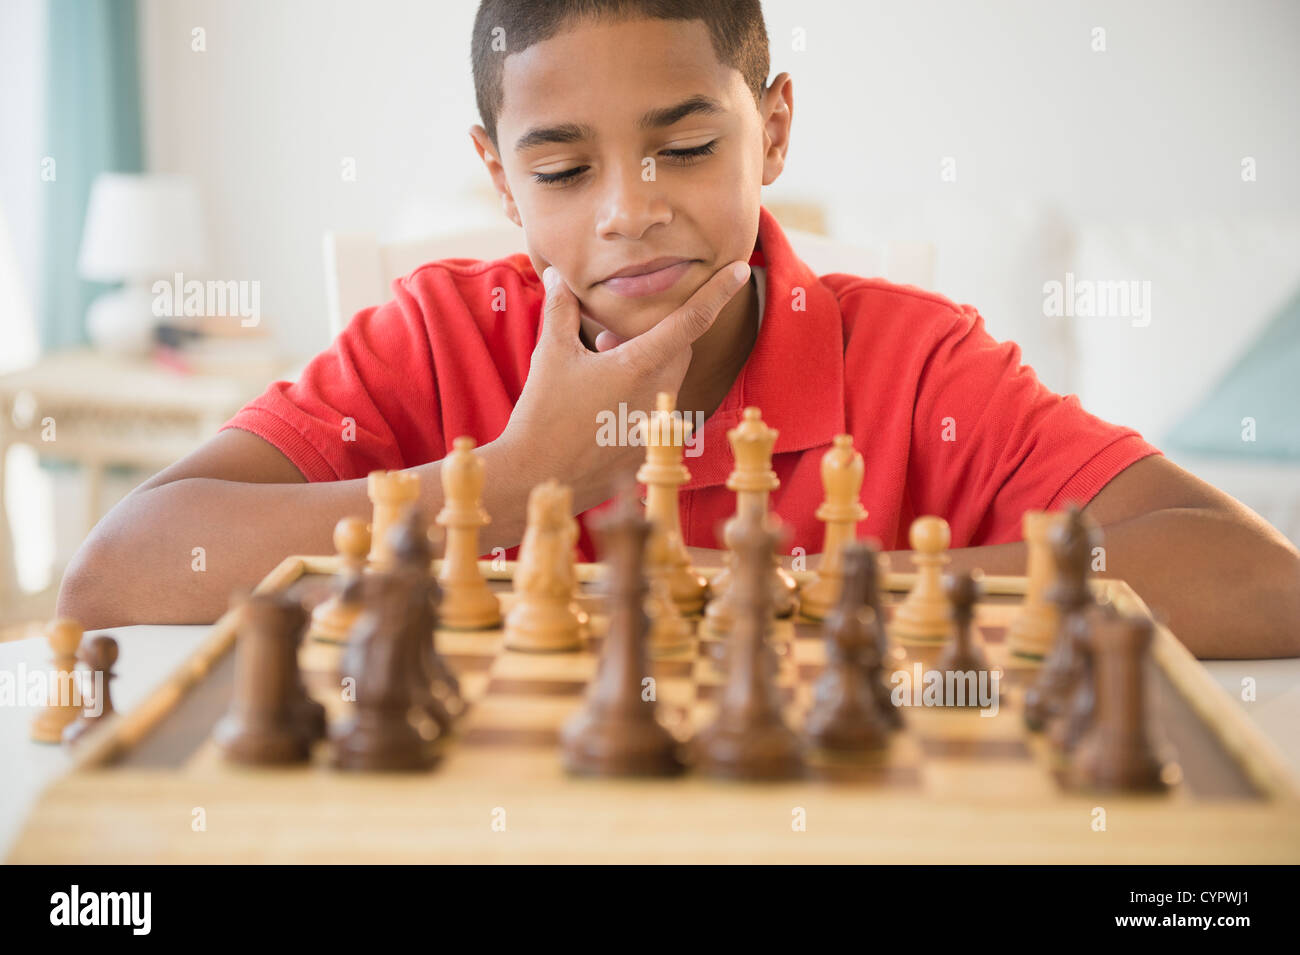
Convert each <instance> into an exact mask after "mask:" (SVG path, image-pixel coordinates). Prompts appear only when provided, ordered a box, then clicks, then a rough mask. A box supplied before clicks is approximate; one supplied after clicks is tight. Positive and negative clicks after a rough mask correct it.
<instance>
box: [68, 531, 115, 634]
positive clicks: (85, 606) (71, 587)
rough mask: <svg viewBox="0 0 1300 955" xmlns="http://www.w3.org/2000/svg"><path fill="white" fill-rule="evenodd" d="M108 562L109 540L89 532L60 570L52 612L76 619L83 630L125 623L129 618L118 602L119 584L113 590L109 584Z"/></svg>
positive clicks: (110, 557) (109, 555)
mask: <svg viewBox="0 0 1300 955" xmlns="http://www.w3.org/2000/svg"><path fill="white" fill-rule="evenodd" d="M110 566H112V555H111V542H109V541H107V540H105V539H104V538H103V537H102V536H101V535H100V534H98V533H95V532H92V533H91V535H90V536H89V537H88V538H86V540H84V541H83V542H82V544H81V546H80V547H79V548H77V552H76V553H75V554H74V555H73V557H72V561H71V562H70V563H69V564H68V568H67V570H65V571H64V573H63V580H62V581H61V582H60V583H59V596H58V601H57V603H56V605H55V607H56V609H55V612H56V613H57V614H58V615H59V616H60V617H70V618H72V619H73V620H76V621H77V623H79V624H81V626H82V627H83V628H85V629H86V630H103V629H104V628H106V627H120V626H125V625H127V624H128V623H129V622H130V621H128V620H126V619H125V617H124V614H123V608H122V607H121V605H120V588H117V589H116V593H115V588H113V587H112V586H110V582H111V575H109V574H108V573H107V572H106V568H108V567H110ZM115 597H117V598H118V599H115Z"/></svg>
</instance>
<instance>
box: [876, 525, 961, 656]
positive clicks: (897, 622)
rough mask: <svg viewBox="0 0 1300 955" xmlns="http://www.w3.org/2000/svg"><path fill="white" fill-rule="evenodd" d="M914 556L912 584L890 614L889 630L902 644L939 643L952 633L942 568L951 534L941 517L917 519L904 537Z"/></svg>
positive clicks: (947, 558) (946, 558) (946, 560)
mask: <svg viewBox="0 0 1300 955" xmlns="http://www.w3.org/2000/svg"><path fill="white" fill-rule="evenodd" d="M908 540H909V541H910V542H911V544H912V550H913V551H915V554H914V556H913V558H912V561H913V563H914V564H916V584H915V585H914V586H913V587H912V590H911V592H910V593H909V594H908V595H907V599H905V600H904V601H903V602H902V604H900V605H899V607H898V609H897V610H896V611H895V612H894V619H893V622H892V624H891V626H890V630H891V631H892V632H893V634H894V636H896V637H898V638H899V639H902V640H910V641H914V642H918V643H941V642H943V641H944V640H946V639H947V638H948V636H949V634H951V633H952V620H951V618H950V616H949V612H950V611H949V603H948V597H947V595H946V594H945V593H944V590H943V568H944V565H945V564H947V563H948V561H949V557H948V554H947V550H948V544H949V543H950V542H951V541H952V532H951V531H950V530H949V528H948V522H947V521H945V520H944V519H943V518H942V517H918V518H917V519H916V520H914V521H913V522H912V527H911V530H910V531H909V533H908Z"/></svg>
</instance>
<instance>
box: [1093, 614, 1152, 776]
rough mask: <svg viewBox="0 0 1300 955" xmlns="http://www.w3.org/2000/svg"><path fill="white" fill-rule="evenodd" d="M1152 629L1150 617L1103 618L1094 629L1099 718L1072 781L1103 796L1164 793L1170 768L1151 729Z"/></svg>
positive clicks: (1096, 716) (1094, 722)
mask: <svg viewBox="0 0 1300 955" xmlns="http://www.w3.org/2000/svg"><path fill="white" fill-rule="evenodd" d="M1153 629H1154V628H1153V624H1152V622H1151V621H1150V620H1149V619H1148V618H1146V617H1139V616H1127V615H1118V616H1113V617H1109V618H1105V617H1103V618H1102V619H1100V620H1099V621H1098V623H1097V625H1096V627H1095V628H1094V630H1093V634H1092V643H1093V651H1094V653H1095V655H1096V690H1097V702H1096V715H1095V717H1094V719H1093V723H1092V727H1091V728H1090V729H1089V730H1088V732H1087V733H1086V734H1085V735H1084V737H1083V739H1081V740H1080V741H1079V745H1078V749H1077V752H1076V754H1075V758H1074V761H1073V764H1072V766H1071V769H1070V779H1071V782H1072V783H1073V784H1074V785H1075V786H1077V787H1079V788H1083V789H1089V790H1099V791H1117V790H1120V791H1146V792H1151V791H1159V790H1163V789H1165V788H1166V787H1167V785H1168V784H1167V782H1166V781H1165V763H1164V760H1163V759H1162V758H1161V757H1160V756H1159V755H1158V753H1157V749H1156V746H1155V744H1154V742H1153V741H1152V732H1151V728H1150V726H1149V725H1148V707H1147V693H1148V687H1147V666H1148V658H1149V654H1150V650H1151V638H1152V633H1153Z"/></svg>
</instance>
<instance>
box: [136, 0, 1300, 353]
mask: <svg viewBox="0 0 1300 955" xmlns="http://www.w3.org/2000/svg"><path fill="white" fill-rule="evenodd" d="M475 9H476V4H475V3H474V2H473V0H454V2H453V0H436V2H428V0H367V2H360V0H323V2H322V0H226V2H222V3H215V2H204V0H143V3H142V29H143V31H144V38H143V51H144V57H145V70H144V76H145V78H146V85H147V94H146V104H147V123H146V126H147V129H148V131H149V132H148V156H149V160H150V163H151V165H152V166H153V167H154V168H157V169H160V170H166V171H183V172H189V173H192V174H194V175H196V176H197V177H198V179H199V181H200V183H201V185H202V187H203V189H204V191H205V195H206V199H207V202H208V206H209V210H210V219H211V221H212V225H213V231H214V235H213V239H214V247H215V263H214V271H215V272H220V273H222V274H225V275H229V276H238V277H250V278H260V279H261V280H262V283H263V310H264V312H265V313H266V314H267V315H268V316H270V318H269V320H271V321H274V322H275V328H276V330H277V333H278V335H279V336H280V337H281V339H282V340H283V341H285V342H291V343H293V344H294V345H295V346H297V348H298V349H299V350H314V349H316V348H318V347H320V346H322V345H323V344H324V343H325V341H326V338H327V336H326V332H325V321H324V293H323V291H322V288H321V281H322V277H321V267H320V253H319V248H320V233H321V232H322V231H323V230H325V229H327V228H343V229H372V230H374V231H377V232H379V233H380V234H381V235H384V234H387V235H394V236H395V235H396V234H399V233H402V234H410V233H414V232H424V231H433V230H434V229H435V228H436V227H437V225H438V223H439V222H441V223H444V224H445V223H446V222H448V221H452V220H455V219H456V217H457V210H458V209H463V208H464V206H465V205H466V203H467V201H468V200H467V198H466V197H467V196H469V195H470V194H471V193H472V192H474V191H476V190H481V189H482V188H483V185H484V183H485V181H486V177H485V174H484V173H483V172H482V168H481V165H480V164H479V161H478V158H477V156H476V155H475V153H474V152H473V149H472V147H471V145H470V142H469V138H468V136H467V135H466V130H467V129H468V127H469V126H470V125H471V124H473V123H475V122H477V115H476V112H475V109H474V105H473V104H474V100H473V85H472V80H471V76H470V70H469V40H470V27H471V24H472V22H473V15H474V11H475ZM764 10H765V13H766V17H767V21H768V29H769V34H770V36H771V38H772V52H773V73H774V74H775V73H776V72H779V71H782V70H788V71H790V72H791V73H792V74H793V75H794V77H795V90H796V93H795V134H794V142H793V145H792V148H791V153H790V162H789V165H788V168H787V169H786V171H785V173H784V175H783V177H782V179H781V180H780V182H779V183H778V184H777V185H776V186H774V187H772V188H771V190H770V191H769V195H770V196H774V197H775V196H785V197H798V198H812V199H821V200H822V201H824V202H825V203H827V204H828V205H829V206H831V207H832V208H833V210H834V215H833V223H834V227H835V231H836V232H837V233H838V234H840V235H841V236H843V237H846V238H851V239H855V240H858V241H867V240H871V239H874V238H875V237H877V236H878V235H879V234H882V233H883V234H888V235H891V236H897V237H919V238H933V237H935V236H936V235H940V234H944V235H951V236H952V237H953V238H954V240H955V241H956V242H957V247H955V248H954V247H947V246H945V247H941V250H940V253H941V258H940V269H939V272H940V275H939V283H938V284H939V286H940V288H939V290H940V291H944V292H946V293H948V294H951V295H953V296H954V297H957V298H959V299H963V300H969V301H974V302H975V303H976V304H978V305H980V306H981V307H982V308H983V309H984V310H985V311H986V312H989V315H988V316H987V317H988V318H989V320H990V324H991V325H992V326H993V327H994V328H995V329H996V328H997V327H998V322H999V320H1000V319H1001V318H1002V316H999V315H998V314H996V313H997V312H998V311H999V310H1004V311H1005V310H1011V309H1012V308H1019V306H1018V305H1013V304H1011V303H1010V301H1009V300H1008V301H1007V304H1005V305H1004V304H1003V303H1002V302H999V301H997V300H994V301H992V302H990V301H989V300H988V296H989V295H990V294H993V293H991V292H990V291H989V290H988V289H986V288H984V287H983V285H982V283H981V281H980V276H979V268H978V266H979V264H980V261H981V259H982V258H984V257H985V256H986V255H987V254H989V253H990V251H992V250H990V249H989V248H988V245H987V244H988V241H989V235H988V234H991V236H992V237H993V238H994V239H996V237H997V236H998V235H999V234H1000V233H999V227H998V226H997V222H998V217H999V216H1001V215H1004V214H1007V213H1011V214H1013V216H1015V217H1019V221H1020V222H1021V224H1022V225H1023V224H1024V223H1025V222H1026V221H1030V222H1032V223H1037V222H1038V219H1040V218H1042V217H1044V216H1045V217H1047V218H1048V219H1049V220H1050V219H1051V217H1053V216H1064V217H1065V218H1067V219H1068V220H1070V221H1075V220H1079V221H1087V222H1095V221H1102V222H1115V223H1118V222H1127V221H1130V220H1161V219H1166V218H1170V217H1176V216H1180V215H1183V214H1185V213H1187V212H1188V210H1189V206H1190V207H1194V208H1195V209H1196V210H1200V211H1204V212H1206V213H1213V214H1223V215H1245V214H1252V213H1262V212H1270V213H1276V212H1278V211H1286V212H1289V213H1291V214H1295V215H1300V179H1298V178H1297V177H1295V176H1294V175H1291V174H1289V171H1290V170H1292V169H1294V157H1295V156H1296V155H1297V154H1298V151H1300V123H1298V122H1297V119H1296V115H1295V114H1296V111H1295V110H1294V108H1293V103H1294V98H1295V95H1296V91H1297V89H1300V58H1297V57H1296V56H1295V55H1294V53H1295V48H1296V38H1297V36H1298V35H1300V5H1297V4H1294V3H1285V2H1262V0H1246V2H1241V3H1231V4H1229V3H1225V2H1205V0H1193V2H1186V0H1155V2H1144V3H1141V4H1132V3H1124V2H1089V3H1083V4H1069V5H1066V4H1057V3H1040V2H1033V0H1020V2H1013V0H993V2H984V3H978V4H976V3H968V2H964V0H945V2H934V0H931V2H917V0H893V2H875V3H846V2H841V0H767V2H766V3H765V4H764ZM195 27H202V28H204V29H205V30H206V40H207V51H206V52H204V53H195V52H192V51H191V49H190V43H191V37H190V31H191V30H192V29H193V28H195ZM796 27H801V28H803V29H804V30H805V31H806V37H807V49H806V50H805V51H802V52H800V51H795V50H794V49H792V44H793V37H794V33H793V31H794V29H795V28H796ZM1094 27H1102V28H1104V29H1105V31H1106V45H1107V50H1106V52H1104V53H1095V52H1092V50H1091V43H1092V30H1093V28H1094ZM1244 155H1251V156H1255V157H1256V158H1257V161H1258V164H1259V169H1260V181H1259V182H1258V183H1255V184H1254V188H1250V189H1245V188H1243V186H1242V183H1241V181H1240V176H1239V162H1240V158H1241V157H1242V156H1244ZM344 156H353V157H355V158H356V160H357V167H358V181H357V182H355V183H344V182H342V181H341V179H340V175H339V169H340V162H341V160H342V157H344ZM945 156H951V157H954V158H955V159H956V160H957V172H958V177H957V181H956V182H955V183H953V182H943V181H941V180H940V176H939V164H940V161H941V159H942V157H945ZM486 208H487V213H486V214H488V215H494V214H495V209H496V207H495V206H493V205H491V204H489V205H488V206H487V207H486ZM1044 209H1046V210H1049V211H1047V212H1043V211H1041V210H1044ZM950 210H960V212H961V215H960V219H961V222H963V223H966V224H965V225H962V226H961V227H960V228H957V227H955V226H954V225H953V221H954V219H955V217H956V213H955V212H953V214H952V215H950V214H949V211H950ZM1052 210H1055V211H1052ZM480 214H481V213H480ZM982 220H983V221H982ZM971 223H974V225H973V226H972V225H971ZM981 226H982V227H983V230H984V232H983V233H981V231H980V227H981ZM963 244H964V245H966V246H967V247H968V248H966V249H962V248H961V247H960V246H961V245H963ZM972 245H974V246H983V248H974V249H971V248H969V246H972ZM962 255H966V256H968V257H969V258H968V261H967V262H966V263H965V264H963V263H960V262H958V263H956V265H957V266H960V267H956V266H954V259H953V257H954V256H962ZM945 262H946V263H947V265H948V266H949V268H947V269H945ZM945 275H946V276H947V277H946V278H945ZM1028 281H1029V282H1030V285H1031V287H1034V288H1037V287H1041V284H1042V282H1043V281H1044V276H1043V275H1042V274H1041V273H1039V274H1034V275H1032V276H1031V277H1030V279H1029V280H1028ZM985 284H987V283H985ZM977 296H981V297H979V298H977ZM1015 330H1017V326H1016V325H1015V324H1009V325H1007V326H1005V327H1004V329H1003V331H1004V333H1008V332H1011V331H1015ZM1032 331H1033V330H1031V332H1032Z"/></svg>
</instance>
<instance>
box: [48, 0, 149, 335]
mask: <svg viewBox="0 0 1300 955" xmlns="http://www.w3.org/2000/svg"><path fill="white" fill-rule="evenodd" d="M48 3H49V6H48V15H49V31H48V33H47V36H48V38H49V41H48V42H49V58H48V70H49V73H48V85H49V93H48V98H47V101H46V127H45V142H46V148H45V154H46V155H47V156H49V157H51V158H52V159H53V160H54V162H55V166H54V173H55V178H54V180H53V181H50V182H46V183H43V185H44V186H45V196H46V200H45V201H46V207H45V222H46V232H45V257H44V265H43V269H42V272H43V276H42V278H43V281H42V289H41V302H40V310H39V312H38V314H39V315H40V330H41V344H42V346H43V347H44V348H45V349H46V350H50V349H57V348H67V347H69V346H72V345H77V344H81V343H83V342H84V341H85V340H86V328H85V326H86V307H87V306H88V305H89V304H90V302H91V300H92V299H94V297H95V296H96V295H98V294H99V293H100V292H102V291H103V290H104V289H105V288H107V287H108V286H106V285H101V284H99V283H95V282H87V281H85V280H83V279H82V278H81V277H80V276H79V275H78V274H77V253H78V251H79V249H80V246H81V231H82V227H83V226H84V225H85V222H86V204H87V202H88V201H89V199H90V184H91V182H92V181H93V180H94V178H95V176H97V175H98V174H99V173H101V172H140V171H142V170H143V151H144V150H143V137H142V135H141V120H140V80H139V61H138V54H137V44H136V3H135V0H48Z"/></svg>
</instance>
